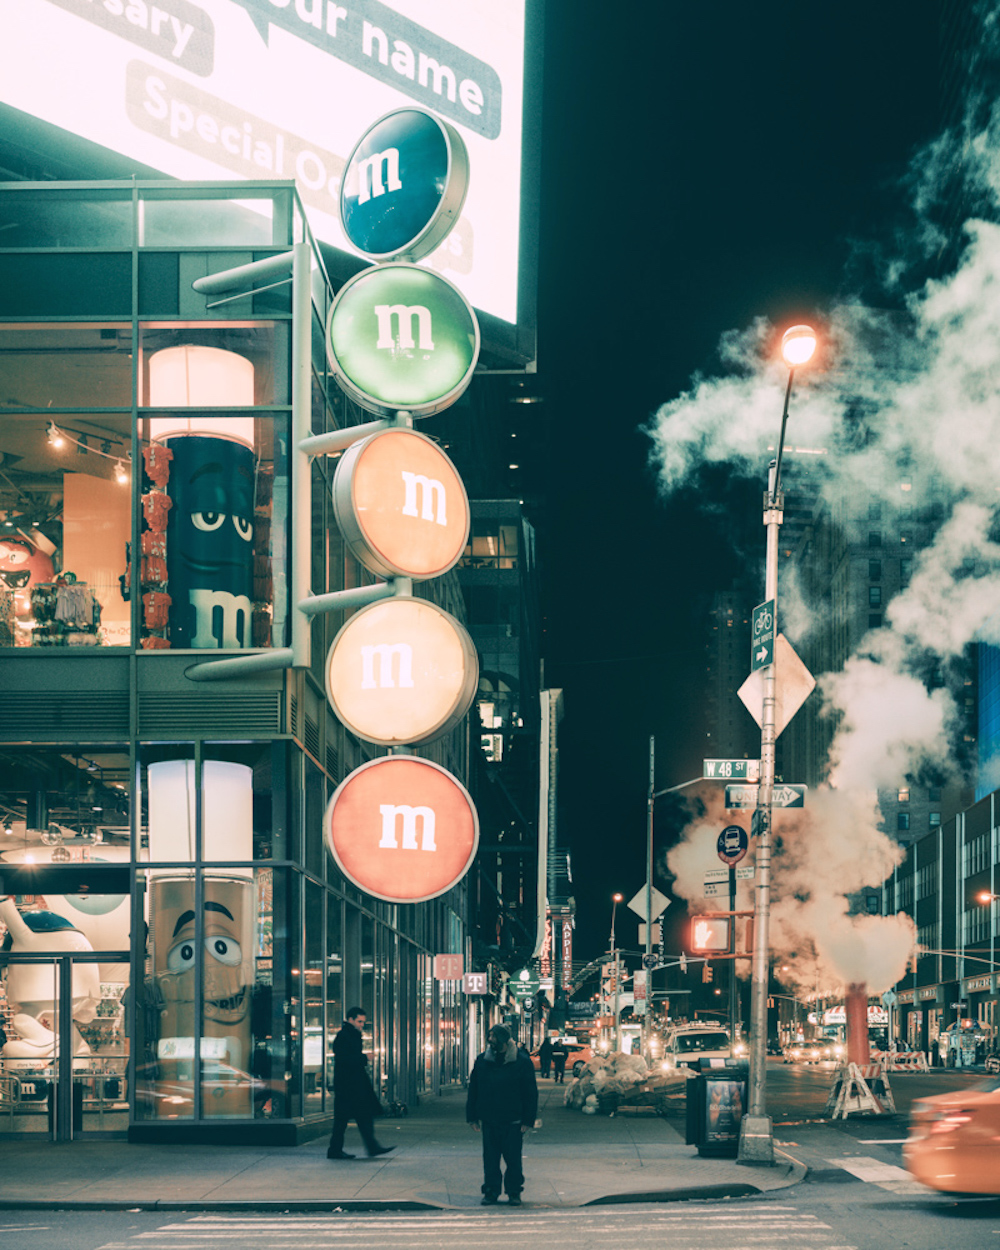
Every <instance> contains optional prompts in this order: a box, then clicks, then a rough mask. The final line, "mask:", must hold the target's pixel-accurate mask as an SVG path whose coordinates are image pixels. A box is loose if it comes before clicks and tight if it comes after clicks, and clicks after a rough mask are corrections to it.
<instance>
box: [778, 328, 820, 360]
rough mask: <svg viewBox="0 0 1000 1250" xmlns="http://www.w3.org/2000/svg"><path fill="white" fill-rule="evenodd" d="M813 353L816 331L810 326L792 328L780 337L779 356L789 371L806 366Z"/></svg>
mask: <svg viewBox="0 0 1000 1250" xmlns="http://www.w3.org/2000/svg"><path fill="white" fill-rule="evenodd" d="M815 351H816V331H815V330H814V329H813V328H812V326H806V325H802V326H792V327H791V329H789V330H786V331H785V333H784V334H783V335H782V336H781V355H782V357H783V358H784V361H785V364H786V365H788V366H789V368H791V369H794V368H795V367H796V366H797V365H804V364H807V363H808V362H809V361H810V360H812V358H813V353H814V352H815Z"/></svg>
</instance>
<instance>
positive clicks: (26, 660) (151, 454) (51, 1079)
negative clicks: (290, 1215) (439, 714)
mask: <svg viewBox="0 0 1000 1250" xmlns="http://www.w3.org/2000/svg"><path fill="white" fill-rule="evenodd" d="M207 194H208V193H207V190H206V188H204V187H202V188H200V189H199V191H198V198H190V199H188V198H186V196H187V189H186V188H185V187H184V184H180V183H177V184H165V183H148V184H147V183H141V182H140V183H136V184H132V183H129V184H126V185H123V186H122V187H121V188H117V187H110V186H108V185H102V187H100V188H97V189H95V190H94V192H93V194H92V195H90V196H88V193H87V191H86V189H83V188H79V187H77V188H74V189H73V190H72V192H65V191H61V190H59V189H53V190H52V192H51V193H47V192H45V191H44V190H42V189H39V190H37V191H34V192H24V191H23V189H19V188H15V189H13V190H12V189H11V188H9V187H7V188H5V187H0V209H2V208H3V206H4V204H5V203H6V201H5V198H4V197H5V196H6V197H8V199H9V198H11V197H13V198H14V199H16V200H17V206H18V212H17V213H16V214H15V215H16V216H17V217H18V219H19V220H20V219H21V217H22V216H23V213H22V212H21V210H23V209H25V207H26V206H27V207H28V208H31V209H32V211H33V206H34V207H37V210H38V211H37V215H36V217H35V221H36V226H37V229H36V230H35V232H34V233H33V234H32V235H31V239H30V242H31V245H32V248H31V250H29V251H27V252H24V253H23V254H22V253H20V252H18V250H17V249H16V248H14V247H11V246H10V245H9V242H8V246H7V247H6V248H5V247H3V246H0V380H2V385H0V461H2V468H3V472H2V473H0V670H2V673H0V681H3V682H4V683H5V685H6V687H7V688H8V698H9V700H10V701H11V702H10V706H11V708H12V709H14V710H13V711H12V712H11V713H10V714H9V715H8V717H7V718H6V720H5V723H4V724H3V725H2V726H0V821H2V824H0V877H2V888H0V896H4V895H6V896H9V897H7V899H6V902H5V903H4V904H3V905H2V906H3V908H4V910H3V912H2V913H0V940H2V941H3V942H4V943H5V945H4V947H3V949H0V987H2V988H0V1135H4V1134H13V1135H18V1134H21V1133H29V1132H31V1133H35V1132H41V1133H45V1134H48V1135H50V1136H52V1137H54V1138H56V1139H61V1140H67V1139H71V1138H73V1137H77V1136H80V1135H81V1134H89V1133H94V1132H102V1133H120V1134H125V1133H127V1134H129V1136H130V1137H132V1138H134V1139H136V1140H178V1139H180V1138H184V1137H185V1134H186V1135H187V1136H186V1139H187V1140H206V1141H207V1140H213V1141H227V1140H232V1141H246V1140H254V1141H261V1142H265V1141H273V1142H276V1143H277V1142H281V1143H287V1142H292V1141H295V1140H301V1139H302V1137H303V1136H309V1135H310V1134H312V1135H315V1134H318V1133H320V1132H323V1131H325V1130H326V1128H327V1127H328V1123H329V1118H330V1116H331V1115H332V1075H333V1072H332V1069H333V1054H332V1044H333V1039H334V1037H335V1035H336V1033H337V1031H338V1030H339V1028H340V1027H341V1024H342V1022H343V1013H344V1010H345V1009H346V1008H348V1007H351V1006H354V1005H356V1004H358V1005H362V1006H363V1007H364V1008H365V1010H366V1012H367V1013H368V1029H367V1032H366V1034H365V1048H366V1050H367V1052H368V1054H369V1059H370V1063H371V1071H372V1078H373V1081H374V1084H375V1088H376V1089H377V1090H378V1091H379V1093H380V1095H381V1096H382V1097H383V1099H385V1100H390V1099H402V1100H404V1101H412V1100H413V1099H414V1098H416V1097H417V1096H418V1095H419V1094H420V1093H423V1092H430V1091H434V1090H436V1089H438V1088H439V1087H440V1085H442V1084H446V1083H450V1082H455V1081H461V1080H463V1079H464V1077H465V1075H466V1066H467V1064H466V1058H467V1057H466V1055H465V1053H464V1050H463V1045H462V1038H463V1036H464V1029H463V1024H462V1010H463V1009H462V1005H461V1001H460V997H461V996H460V995H459V994H458V993H457V991H456V990H455V987H453V986H448V985H447V984H446V983H441V982H438V981H436V980H434V979H433V976H432V957H433V955H434V954H435V953H438V952H441V951H449V952H451V951H454V952H458V951H461V950H463V943H464V932H465V930H464V928H463V926H462V925H461V924H459V923H457V915H456V913H455V912H453V911H452V910H451V909H450V908H449V907H448V906H447V899H438V900H434V901H432V902H430V903H425V904H418V905H414V906H411V907H408V908H397V907H390V906H388V905H386V904H382V903H379V902H377V901H375V900H373V899H371V898H369V897H367V896H365V895H363V894H361V893H360V892H359V891H358V890H357V889H356V888H354V887H353V886H351V885H350V884H349V883H347V882H346V881H345V880H344V879H343V878H342V877H341V876H340V874H339V872H338V871H337V869H336V867H335V865H333V864H332V861H331V860H330V858H329V856H328V855H327V854H326V852H325V850H324V846H323V837H322V824H323V814H324V812H325V809H326V806H327V804H328V802H329V800H330V797H331V795H332V793H333V791H334V789H335V788H336V785H337V783H338V782H339V781H341V780H342V779H343V778H344V777H345V776H346V775H347V774H348V773H349V772H350V771H351V770H352V769H353V768H355V767H357V766H358V765H359V764H360V763H362V762H363V761H364V760H365V759H367V758H369V757H370V751H369V750H368V749H367V748H365V747H364V746H363V745H361V744H359V743H358V741H357V740H355V739H352V738H351V737H350V736H349V735H348V734H347V733H346V731H345V730H344V729H343V727H342V726H341V725H339V723H337V722H336V721H335V718H334V717H333V714H332V712H331V711H330V710H329V709H328V707H327V705H326V700H325V694H324V690H323V680H322V678H323V662H324V656H325V654H326V648H327V646H328V644H329V642H330V640H331V639H332V637H333V636H334V634H335V632H336V630H337V629H338V628H339V624H340V619H339V618H337V619H334V618H332V617H328V616H319V617H317V618H315V619H314V620H313V622H312V624H311V625H310V626H309V632H310V634H311V638H312V654H311V657H310V658H309V662H308V664H306V663H303V664H301V665H298V667H296V668H295V669H288V670H286V671H284V672H272V673H269V674H268V675H267V679H266V680H264V681H262V682H257V683H255V682H254V681H252V680H251V681H240V682H222V683H218V684H214V685H213V684H211V683H206V684H200V683H195V682H193V681H190V680H188V678H187V676H186V673H187V670H188V668H189V667H190V666H191V665H192V664H193V663H195V662H196V661H197V660H199V659H204V658H206V657H205V656H204V655H203V654H201V655H198V654H196V655H195V656H193V657H192V656H191V654H190V653H191V652H195V653H204V652H212V651H219V650H228V651H251V652H252V651H258V650H259V651H265V652H267V651H269V650H271V649H276V648H280V649H288V648H290V647H291V646H292V628H291V626H292V616H293V605H292V592H291V587H292V584H293V573H292V563H293V547H294V546H295V542H296V533H295V532H293V519H294V515H295V514H294V509H293V507H292V476H293V461H294V459H295V451H294V445H293V444H294V440H293V426H292V416H293V412H295V411H298V409H296V396H295V395H294V394H293V378H295V377H299V379H300V381H299V383H298V385H300V386H301V385H302V383H301V376H302V371H299V373H296V371H295V369H294V368H293V360H292V352H293V312H292V300H291V298H290V289H291V288H290V287H289V286H288V285H287V284H282V283H281V282H277V283H274V284H272V285H270V286H269V287H268V288H266V289H261V290H260V291H255V292H244V293H243V294H241V295H238V296H236V297H234V298H232V299H229V298H227V297H222V298H219V297H211V298H208V297H205V296H202V295H199V294H196V293H195V292H194V291H193V287H192V283H193V281H194V279H195V278H197V277H199V276H201V275H204V274H206V273H215V272H218V271H220V270H223V269H226V268H227V267H229V266H240V265H245V264H247V263H249V262H251V261H253V260H256V259H261V258H267V257H270V256H273V255H274V254H275V253H278V252H283V251H286V250H287V249H288V248H289V247H290V246H292V245H293V244H295V243H298V242H301V241H302V240H307V239H308V230H307V228H306V226H305V220H304V217H303V215H302V213H301V208H300V206H299V204H298V201H297V198H296V196H295V193H294V190H293V189H292V188H291V187H290V186H289V185H287V184H280V185H276V186H275V187H274V188H273V189H269V188H267V187H265V185H264V184H259V185H258V186H257V187H255V188H254V190H253V196H254V198H255V204H254V205H253V206H252V211H251V210H250V209H248V208H247V205H246V204H244V203H236V202H235V200H234V199H233V198H232V197H233V196H235V190H234V188H232V187H231V186H220V187H219V188H218V192H217V194H216V195H215V196H214V197H211V196H208V198H206V196H207ZM246 194H247V191H246V188H244V189H243V196H244V198H245V196H246ZM18 197H20V198H18ZM36 201H37V203H36ZM84 222H87V223H90V224H89V226H88V228H87V230H86V231H85V232H84V234H83V235H82V236H81V235H80V230H81V228H82V226H81V223H84ZM67 230H69V231H70V234H69V235H65V234H64V232H65V231H67ZM74 232H75V233H74ZM69 237H72V238H73V240H74V248H75V250H74V251H72V252H71V253H67V252H66V251H65V250H64V248H65V247H66V246H67V238H69ZM5 241H7V240H0V244H2V243H3V242H5ZM23 242H24V241H23V240H22V244H23ZM77 245H78V246H77ZM312 256H313V262H312V263H313V272H312V293H313V306H312V308H311V318H312V324H311V326H310V327H309V329H308V331H307V333H306V336H305V339H304V340H302V338H301V336H299V339H298V341H300V342H301V341H304V342H305V344H306V348H305V351H306V353H307V355H309V357H310V359H311V366H312V367H311V372H310V371H309V370H306V371H305V372H307V373H309V377H308V382H307V383H305V389H306V392H307V394H306V397H305V399H306V403H305V407H306V411H307V413H311V422H312V428H313V431H314V432H322V431H323V430H328V429H332V428H336V427H337V426H338V425H339V424H340V423H342V422H344V421H345V419H346V420H347V421H349V422H353V421H354V420H356V419H357V418H356V414H355V415H354V416H350V415H348V414H347V413H346V406H345V402H344V400H343V397H342V396H341V395H340V393H339V392H338V391H337V389H336V387H335V386H334V385H333V383H332V380H331V378H330V374H329V370H328V366H327V362H326V358H325V349H324V336H323V324H324V320H325V315H326V312H327V309H328V307H329V302H330V299H331V294H330V286H329V282H328V280H327V279H326V276H325V273H324V271H323V266H322V259H321V257H320V255H319V253H318V251H317V250H316V249H315V247H313V248H312ZM306 363H309V362H306ZM301 398H302V397H301V393H300V394H299V400H300V401H301ZM300 407H301V403H300ZM333 470H334V464H333V463H332V462H328V461H327V460H325V459H323V458H318V459H316V460H315V461H313V463H312V465H311V468H310V470H309V471H307V472H306V473H305V474H304V475H302V477H300V478H298V479H297V480H298V481H299V482H300V483H301V489H303V490H307V491H308V492H309V493H310V496H311V497H310V506H309V508H308V509H306V514H307V515H308V518H309V523H310V533H309V535H308V548H309V549H308V552H307V553H306V560H307V563H308V565H309V569H310V578H309V583H310V589H311V591H312V593H317V594H318V593H323V592H328V591H331V590H338V589H341V588H343V587H344V586H354V585H359V584H362V583H363V582H364V581H365V580H366V579H367V577H368V575H367V574H365V573H364V572H363V570H361V568H360V566H358V565H357V564H356V563H355V562H354V561H353V560H352V559H351V558H350V557H349V556H348V555H347V553H346V552H345V550H344V548H343V544H342V542H341V540H340V538H339V535H338V533H337V530H336V525H335V522H334V519H333V506H332V500H331V498H330V490H329V484H330V478H331V475H332V473H333ZM303 477H304V478H305V479H306V481H305V482H303ZM300 514H301V510H300ZM299 537H300V538H301V536H299ZM504 541H505V547H504V552H505V556H504V558H507V555H509V552H508V547H509V546H510V545H511V543H512V541H513V540H508V539H507V538H506V537H505V540H504ZM300 549H301V548H300ZM456 593H457V592H456ZM185 653H187V654H185ZM269 658H270V657H269ZM12 690H13V691H14V693H13V694H12V693H11V691H12ZM95 709H96V710H95ZM73 717H77V718H78V720H77V721H76V722H73ZM5 744H6V745H5ZM25 744H31V745H25ZM430 754H431V755H432V757H433V758H435V759H437V758H440V759H441V760H442V761H443V762H445V763H447V764H449V766H450V767H452V769H453V770H454V771H455V772H456V773H457V774H459V775H462V776H464V775H466V769H465V763H466V760H467V746H466V744H465V738H464V733H463V732H462V731H457V732H456V733H455V734H454V735H453V737H452V738H450V739H447V740H443V741H442V742H441V743H440V744H436V745H435V747H434V748H433V749H432V751H431V752H430ZM464 898H465V895H464V892H463V893H462V894H461V899H462V900H463V902H462V905H463V906H464ZM446 913H447V914H446ZM199 1134H200V1136H199ZM227 1134H228V1135H227ZM248 1134H249V1136H248Z"/></svg>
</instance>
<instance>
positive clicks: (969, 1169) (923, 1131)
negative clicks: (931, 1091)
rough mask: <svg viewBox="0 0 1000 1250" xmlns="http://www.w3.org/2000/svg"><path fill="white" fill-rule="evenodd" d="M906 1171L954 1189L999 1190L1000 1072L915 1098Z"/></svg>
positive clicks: (961, 1191) (945, 1189)
mask: <svg viewBox="0 0 1000 1250" xmlns="http://www.w3.org/2000/svg"><path fill="white" fill-rule="evenodd" d="M903 1161H904V1162H905V1164H906V1167H907V1170H908V1171H909V1172H910V1174H911V1175H912V1176H914V1177H915V1178H916V1179H917V1180H918V1181H920V1183H921V1184H922V1185H928V1186H929V1187H930V1188H931V1189H938V1190H941V1191H942V1192H943V1193H949V1194H1000V1077H997V1076H990V1077H987V1079H986V1080H985V1081H978V1082H977V1083H976V1084H975V1085H971V1086H969V1087H968V1088H966V1089H961V1090H953V1091H951V1092H950V1093H947V1094H936V1095H934V1096H933V1097H931V1098H921V1099H918V1100H917V1101H916V1102H914V1104H913V1107H912V1109H911V1111H910V1135H909V1137H908V1138H907V1140H906V1142H905V1144H904V1145H903Z"/></svg>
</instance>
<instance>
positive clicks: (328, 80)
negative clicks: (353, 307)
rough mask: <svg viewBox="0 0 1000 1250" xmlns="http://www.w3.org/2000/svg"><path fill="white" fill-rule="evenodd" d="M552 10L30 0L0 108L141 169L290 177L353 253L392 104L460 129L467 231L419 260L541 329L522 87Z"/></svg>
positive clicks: (13, 41) (507, 0) (502, 314)
mask: <svg viewBox="0 0 1000 1250" xmlns="http://www.w3.org/2000/svg"><path fill="white" fill-rule="evenodd" d="M539 7H540V6H538V5H537V0H504V3H503V4H502V5H497V4H494V3H488V2H487V0H420V2H419V3H415V2H414V0H392V2H391V3H382V2H381V0H343V3H336V2H335V0H158V3H149V2H146V0H18V3H17V4H15V5H6V6H4V11H3V14H2V17H0V40H2V46H3V48H4V63H5V71H4V74H3V75H2V77H0V104H6V105H9V106H11V107H12V108H13V109H17V110H20V111H21V112H23V113H25V114H28V115H29V116H30V117H33V118H39V119H41V120H42V121H44V122H47V123H49V124H51V125H52V126H55V127H58V128H59V129H61V130H62V131H67V132H69V133H70V134H71V135H75V136H78V137H79V138H82V139H85V140H89V141H90V142H91V143H94V144H98V145H100V146H101V147H102V148H105V149H108V150H109V151H110V152H112V153H117V154H119V155H120V156H123V157H125V158H128V159H129V160H130V161H132V162H137V163H141V166H142V167H143V169H144V170H147V169H148V170H153V171H158V172H162V173H164V174H167V175H169V176H172V177H177V178H183V179H188V180H202V181H209V180H211V181H215V180H218V179H219V178H237V179H245V178H250V179H286V178H294V179H295V181H296V183H297V185H298V189H299V193H300V195H301V196H302V199H303V202H304V204H305V206H306V211H307V213H308V216H309V223H310V226H311V228H312V230H313V233H314V234H315V235H316V237H317V238H318V239H320V240H322V241H324V242H326V243H330V244H332V245H333V246H334V247H336V248H339V249H342V250H343V251H344V252H347V253H352V254H355V255H356V252H355V249H354V248H353V247H352V246H351V244H350V243H349V242H348V241H347V239H346V238H345V236H344V233H343V230H342V227H341V224H340V219H339V213H338V201H339V197H340V191H341V180H342V176H343V174H344V171H345V168H346V165H347V161H348V160H349V158H350V156H351V153H352V151H353V150H354V148H355V145H356V144H357V142H358V137H359V135H361V134H362V133H363V132H364V131H365V128H366V127H367V126H370V125H371V124H372V123H373V122H375V121H376V120H377V119H379V118H380V117H383V116H384V115H385V114H387V113H389V112H390V111H392V110H393V109H399V108H401V107H405V106H407V105H410V106H412V105H414V104H416V105H417V106H418V107H419V108H422V109H426V110H430V111H432V112H433V113H436V114H438V115H439V116H440V117H442V118H444V119H445V120H446V121H447V122H448V123H449V124H450V125H451V126H452V127H455V128H456V129H457V131H458V132H459V134H460V136H461V139H462V141H463V142H464V145H465V147H466V149H467V151H468V157H469V164H470V167H471V180H470V184H469V190H468V195H467V198H466V200H465V205H464V208H463V210H462V213H461V217H460V218H459V221H458V223H457V225H456V227H455V229H454V230H453V231H452V232H451V234H450V235H449V236H448V238H447V239H446V240H445V241H444V242H443V243H442V245H441V246H440V247H439V248H437V250H436V251H435V252H434V253H433V254H432V255H431V256H430V257H428V258H427V259H426V261H423V262H421V263H423V264H426V265H427V267H429V268H431V269H435V270H437V271H439V272H440V273H442V274H443V275H444V276H446V277H448V278H449V279H451V280H453V281H455V282H456V283H457V284H458V285H459V286H460V287H461V289H462V291H463V292H464V293H465V294H466V296H467V297H468V299H469V301H470V302H471V303H472V304H473V305H474V306H475V307H476V308H477V309H479V310H481V311H482V312H484V313H487V314H488V315H490V316H491V317H494V318H497V319H498V320H499V321H500V322H503V323H506V324H507V327H508V330H509V329H511V328H512V327H515V326H516V327H518V329H520V328H521V326H522V325H523V324H524V322H525V318H526V317H527V318H528V319H533V315H532V310H531V308H530V307H528V308H527V309H526V307H525V303H526V301H525V298H524V291H525V290H526V289H527V287H526V285H525V279H528V280H529V285H530V283H533V282H534V273H533V272H532V273H527V272H526V271H524V272H522V269H521V266H522V262H523V261H524V259H525V255H526V253H525V251H524V249H523V248H522V240H521V231H520V220H521V212H522V177H523V172H524V171H523V170H522V150H523V135H522V132H523V121H524V117H525V116H526V111H525V107H524V104H525V92H526V90H527V91H532V90H535V91H537V89H538V83H537V81H536V79H537V75H534V74H533V75H531V76H530V81H529V79H528V78H527V77H526V74H525V51H526V23H527V22H528V20H529V18H530V17H531V14H530V13H529V9H531V10H534V9H537V8H539ZM529 112H530V110H529ZM8 129H9V127H8ZM8 137H10V136H8ZM63 139H64V136H63ZM528 146H529V147H531V148H533V147H534V146H535V145H534V144H533V143H532V144H529V145H528ZM62 151H63V155H65V143H63V145H62ZM130 168H134V165H133V166H131V167H130ZM123 170H124V167H123ZM534 178H535V175H534V174H532V175H531V179H530V180H531V181H534ZM529 250H530V249H529ZM532 267H533V266H532V265H531V264H530V260H529V264H528V268H532ZM528 303H529V304H530V303H531V301H530V300H529V301H528Z"/></svg>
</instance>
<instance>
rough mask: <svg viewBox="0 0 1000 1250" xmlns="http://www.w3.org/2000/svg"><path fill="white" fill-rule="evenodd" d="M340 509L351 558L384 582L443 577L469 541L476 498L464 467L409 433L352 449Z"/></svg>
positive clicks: (337, 495) (340, 479) (340, 485)
mask: <svg viewBox="0 0 1000 1250" xmlns="http://www.w3.org/2000/svg"><path fill="white" fill-rule="evenodd" d="M333 509H334V515H335V516H336V518H337V525H338V527H339V529H340V532H341V534H342V535H343V537H344V541H345V542H346V543H347V546H348V548H349V549H350V552H351V554H352V555H353V556H354V558H355V559H356V560H358V561H359V562H360V563H361V564H363V565H364V566H365V568H367V569H370V570H371V571H372V572H373V573H378V574H379V575H380V576H382V577H412V578H413V579H414V580H415V581H424V580H426V579H427V578H431V577H440V576H441V574H442V573H447V572H448V570H449V569H450V568H452V567H453V566H454V565H455V564H456V563H457V561H458V559H459V557H460V556H461V554H462V552H463V551H464V550H465V545H466V543H467V542H468V540H469V497H468V495H467V494H466V493H465V486H464V484H463V482H462V479H461V478H460V477H459V475H458V471H457V469H456V468H455V466H454V465H453V464H452V462H451V460H450V459H449V458H448V456H447V455H446V454H445V453H444V452H443V451H442V450H441V448H440V447H438V445H437V444H436V443H435V442H433V441H432V440H431V439H429V438H426V437H425V436H424V435H423V434H417V433H415V432H414V431H413V430H408V429H405V428H396V429H389V430H383V431H381V433H379V434H373V435H372V436H371V437H370V438H366V439H364V440H363V441H362V442H359V443H355V444H354V445H353V446H352V447H350V448H349V449H348V450H347V452H346V453H345V454H344V456H343V457H342V459H341V461H340V463H339V464H338V465H337V472H336V474H335V475H334V479H333Z"/></svg>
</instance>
